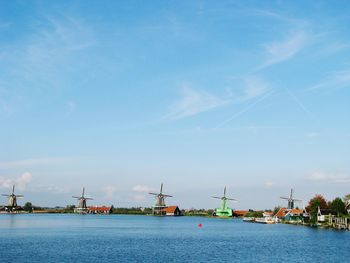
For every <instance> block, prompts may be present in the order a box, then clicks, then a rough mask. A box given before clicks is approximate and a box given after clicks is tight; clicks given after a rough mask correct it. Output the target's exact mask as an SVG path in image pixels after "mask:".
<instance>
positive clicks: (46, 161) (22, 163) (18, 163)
mask: <svg viewBox="0 0 350 263" xmlns="http://www.w3.org/2000/svg"><path fill="white" fill-rule="evenodd" d="M69 160H71V159H68V158H38V159H26V160H15V161H8V162H0V168H2V169H8V168H21V167H29V166H38V165H51V164H57V163H63V162H66V161H69Z"/></svg>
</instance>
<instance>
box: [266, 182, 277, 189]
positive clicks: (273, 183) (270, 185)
mask: <svg viewBox="0 0 350 263" xmlns="http://www.w3.org/2000/svg"><path fill="white" fill-rule="evenodd" d="M274 185H276V183H275V182H272V181H265V182H264V186H265V187H266V188H271V187H273V186H274Z"/></svg>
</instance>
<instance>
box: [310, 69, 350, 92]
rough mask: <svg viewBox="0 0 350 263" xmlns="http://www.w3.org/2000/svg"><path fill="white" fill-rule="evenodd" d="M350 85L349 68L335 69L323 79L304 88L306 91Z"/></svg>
mask: <svg viewBox="0 0 350 263" xmlns="http://www.w3.org/2000/svg"><path fill="white" fill-rule="evenodd" d="M344 87H350V70H349V69H347V70H341V71H336V72H334V73H333V74H331V75H330V76H329V77H327V78H326V79H324V80H323V81H321V82H319V83H317V84H315V85H314V86H312V87H310V88H308V89H306V90H308V91H314V90H320V89H336V88H344Z"/></svg>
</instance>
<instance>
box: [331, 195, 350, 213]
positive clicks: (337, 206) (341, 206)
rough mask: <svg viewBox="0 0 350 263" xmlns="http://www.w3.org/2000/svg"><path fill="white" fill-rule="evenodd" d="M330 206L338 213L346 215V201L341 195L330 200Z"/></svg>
mask: <svg viewBox="0 0 350 263" xmlns="http://www.w3.org/2000/svg"><path fill="white" fill-rule="evenodd" d="M329 207H330V209H332V211H334V212H337V214H338V215H344V214H345V213H346V209H345V203H344V202H343V200H341V198H339V197H337V198H335V199H334V200H333V201H332V202H330V206H329Z"/></svg>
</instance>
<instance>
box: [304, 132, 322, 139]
mask: <svg viewBox="0 0 350 263" xmlns="http://www.w3.org/2000/svg"><path fill="white" fill-rule="evenodd" d="M318 136H319V133H317V132H309V133H307V134H306V137H308V138H316V137H318Z"/></svg>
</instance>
